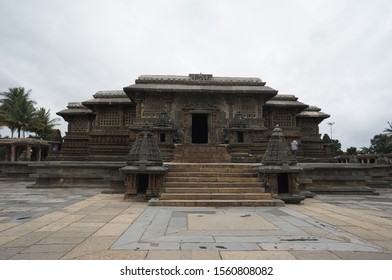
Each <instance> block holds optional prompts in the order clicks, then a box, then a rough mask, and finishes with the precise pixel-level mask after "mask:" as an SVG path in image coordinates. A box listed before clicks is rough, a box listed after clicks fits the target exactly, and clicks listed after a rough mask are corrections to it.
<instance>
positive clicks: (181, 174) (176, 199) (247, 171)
mask: <svg viewBox="0 0 392 280" xmlns="http://www.w3.org/2000/svg"><path fill="white" fill-rule="evenodd" d="M167 166H168V168H169V170H168V174H167V175H166V177H165V182H164V184H163V188H164V190H163V192H162V193H161V196H160V198H159V199H153V200H150V205H155V206H209V207H224V206H252V207H254V206H274V205H282V202H281V201H276V200H274V199H272V197H271V194H270V193H265V190H264V188H263V187H262V186H261V183H260V181H259V179H258V175H257V172H256V171H255V166H254V165H252V164H232V163H226V164H225V163H219V164H217V163H216V164H214V163H170V164H167Z"/></svg>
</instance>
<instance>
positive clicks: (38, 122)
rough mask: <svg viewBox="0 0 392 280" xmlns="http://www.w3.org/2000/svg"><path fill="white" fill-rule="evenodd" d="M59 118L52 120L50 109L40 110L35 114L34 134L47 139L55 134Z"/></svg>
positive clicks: (32, 129)
mask: <svg viewBox="0 0 392 280" xmlns="http://www.w3.org/2000/svg"><path fill="white" fill-rule="evenodd" d="M58 121H59V118H54V119H50V109H49V110H46V109H45V108H39V109H38V110H36V112H35V116H34V122H33V126H32V128H31V131H32V132H35V133H36V134H37V136H38V137H40V138H43V139H47V138H49V137H50V136H51V135H52V134H53V133H54V132H55V129H54V128H55V126H57V125H58V124H57V122H58Z"/></svg>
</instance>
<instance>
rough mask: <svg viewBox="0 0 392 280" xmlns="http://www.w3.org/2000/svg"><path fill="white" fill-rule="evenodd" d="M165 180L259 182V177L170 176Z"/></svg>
mask: <svg viewBox="0 0 392 280" xmlns="http://www.w3.org/2000/svg"><path fill="white" fill-rule="evenodd" d="M165 181H166V182H168V183H169V182H246V183H248V182H249V183H251V182H259V178H240V177H171V176H170V175H169V176H167V177H166V178H165Z"/></svg>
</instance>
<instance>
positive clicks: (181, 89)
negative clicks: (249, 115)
mask: <svg viewBox="0 0 392 280" xmlns="http://www.w3.org/2000/svg"><path fill="white" fill-rule="evenodd" d="M124 91H125V92H126V93H127V95H128V94H129V93H133V92H171V93H173V92H176V93H211V92H216V93H218V92H219V93H221V92H222V93H261V94H269V95H271V96H274V95H276V94H277V92H278V91H277V90H275V89H273V88H271V87H268V86H228V85H178V84H134V85H130V86H127V87H124ZM128 96H129V95H128Z"/></svg>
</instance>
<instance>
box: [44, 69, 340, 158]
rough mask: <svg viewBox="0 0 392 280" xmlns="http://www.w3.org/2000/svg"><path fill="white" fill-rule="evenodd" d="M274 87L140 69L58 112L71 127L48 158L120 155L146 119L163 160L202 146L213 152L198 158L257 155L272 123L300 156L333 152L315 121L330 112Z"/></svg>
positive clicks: (254, 81) (244, 80) (246, 80)
mask: <svg viewBox="0 0 392 280" xmlns="http://www.w3.org/2000/svg"><path fill="white" fill-rule="evenodd" d="M277 93H278V92H277V90H275V89H273V88H270V87H268V86H266V85H265V82H263V81H262V80H261V79H259V78H239V77H214V76H213V75H212V74H189V75H188V76H168V75H143V76H140V77H139V78H138V79H137V80H136V81H135V84H132V85H130V86H127V87H124V88H123V90H114V91H99V92H97V93H96V94H95V95H94V96H93V99H90V100H87V101H83V102H81V103H69V104H68V107H67V109H65V110H62V111H60V112H58V113H57V114H58V115H60V116H62V117H63V118H64V120H66V121H67V122H68V132H67V134H66V136H65V137H64V143H63V146H62V150H61V151H59V152H57V153H55V156H52V157H50V159H53V160H82V161H86V160H87V161H97V160H105V161H108V160H109V161H110V160H112V161H119V160H124V161H125V160H126V157H127V154H128V152H129V147H131V146H132V145H133V143H134V142H135V141H136V139H137V138H138V135H139V134H140V132H141V130H142V127H143V125H144V124H145V123H147V124H148V125H149V126H151V133H152V134H153V137H154V139H155V140H156V141H157V143H158V146H159V149H160V150H161V153H162V157H163V159H164V161H176V162H193V160H194V159H195V154H196V155H197V154H200V152H198V150H197V147H201V146H202V147H204V150H203V151H204V152H205V151H206V150H205V147H210V148H211V149H210V152H211V153H214V154H216V155H217V156H216V157H212V156H210V157H205V158H200V159H199V161H200V162H222V161H225V162H260V159H261V157H262V156H263V154H264V152H265V151H266V148H267V144H268V141H269V138H270V137H271V134H272V130H273V129H274V127H275V126H276V125H279V126H280V127H281V128H283V129H284V131H285V136H286V139H287V141H288V142H289V141H291V140H292V139H297V141H298V142H299V151H298V160H299V161H302V162H303V161H328V160H330V159H332V156H333V155H332V153H331V150H330V149H328V143H326V142H325V141H324V140H323V139H321V136H320V134H319V127H318V125H319V124H320V122H322V121H323V120H324V119H326V118H328V117H329V115H327V114H325V113H323V112H321V110H320V109H319V108H318V107H314V106H308V105H306V104H304V103H302V102H299V101H298V98H297V97H295V96H294V95H278V94H277ZM207 153H208V152H207ZM218 154H219V155H218Z"/></svg>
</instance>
